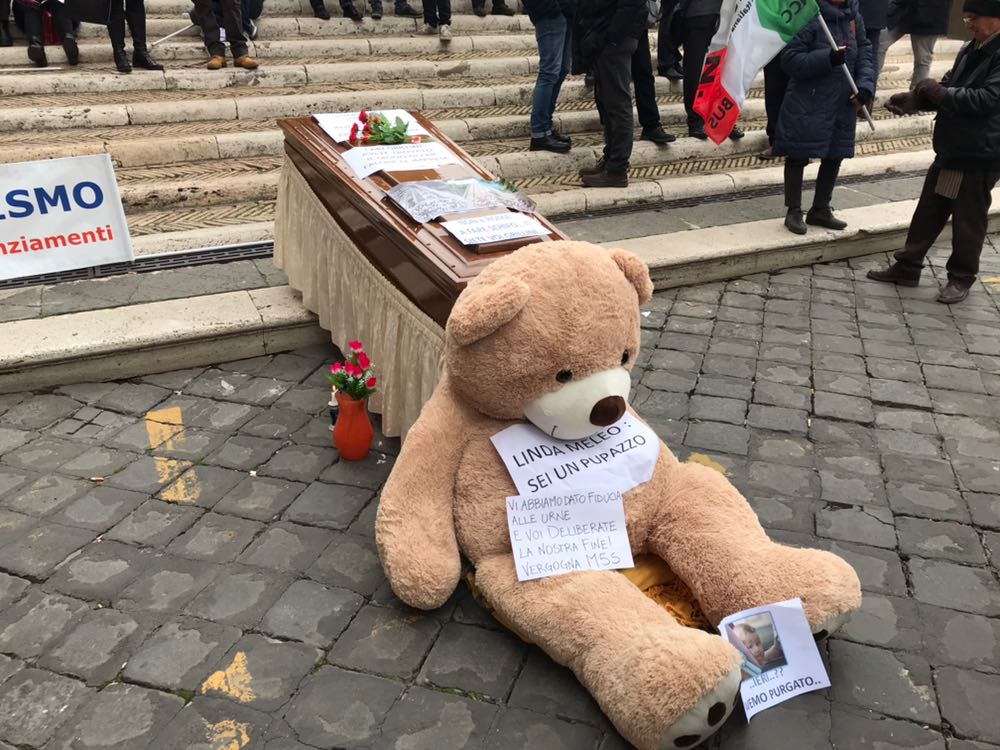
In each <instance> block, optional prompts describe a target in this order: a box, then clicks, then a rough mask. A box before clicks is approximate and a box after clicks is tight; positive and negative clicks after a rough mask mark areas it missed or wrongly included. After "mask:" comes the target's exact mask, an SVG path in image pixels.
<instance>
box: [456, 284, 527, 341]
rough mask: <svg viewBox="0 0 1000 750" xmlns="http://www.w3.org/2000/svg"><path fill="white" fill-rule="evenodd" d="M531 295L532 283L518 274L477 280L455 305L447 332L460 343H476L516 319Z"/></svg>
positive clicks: (467, 288) (460, 296)
mask: <svg viewBox="0 0 1000 750" xmlns="http://www.w3.org/2000/svg"><path fill="white" fill-rule="evenodd" d="M530 296H531V287H529V286H528V285H527V284H526V283H525V282H524V281H521V279H518V278H516V277H507V278H503V279H499V278H498V279H497V280H496V281H477V282H474V283H472V284H470V285H469V286H468V287H466V289H465V291H464V292H462V294H461V295H459V298H458V300H457V301H456V302H455V306H454V307H453V308H452V309H451V315H450V316H448V324H447V333H448V335H449V336H451V338H452V340H453V341H454V342H455V343H456V344H458V345H459V346H468V345H469V344H472V343H475V342H476V341H479V340H480V339H483V338H486V337H487V336H489V335H490V334H491V333H493V332H494V331H496V330H498V329H499V328H500V327H502V326H504V325H506V324H507V323H509V322H510V321H512V320H513V319H514V316H515V315H517V314H518V313H519V312H520V311H521V308H523V307H524V305H525V303H527V301H528V297H530Z"/></svg>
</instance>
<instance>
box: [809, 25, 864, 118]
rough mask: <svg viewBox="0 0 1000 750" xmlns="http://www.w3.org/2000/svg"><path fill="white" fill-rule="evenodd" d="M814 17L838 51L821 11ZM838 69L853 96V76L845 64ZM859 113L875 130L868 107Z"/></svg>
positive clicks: (856, 88)
mask: <svg viewBox="0 0 1000 750" xmlns="http://www.w3.org/2000/svg"><path fill="white" fill-rule="evenodd" d="M816 17H817V18H818V19H819V25H820V26H822V27H823V31H824V32H825V33H826V38H827V40H829V42H830V46H831V47H833V49H839V47H838V46H837V40H836V39H834V38H833V34H831V33H830V27H829V26H827V25H826V19H825V18H823V11H822V10H821V11H820V12H819V15H818V16H816ZM840 69H841V70H843V71H844V76H845V77H846V78H847V82H848V83H849V84H850V85H851V91H852V92H854V94H857V93H858V85H857V84H856V83H855V82H854V76H852V75H851V71H850V70H848V69H847V63H846V62H844V63H841V64H840ZM861 111H862V112H863V113H864V115H865V119H866V120H867V121H868V127H870V128H871V129H872V130H875V121H874V120H872V116H871V113H870V112H869V111H868V107H866V106H865V105H864V104H862V105H861Z"/></svg>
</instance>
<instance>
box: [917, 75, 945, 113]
mask: <svg viewBox="0 0 1000 750" xmlns="http://www.w3.org/2000/svg"><path fill="white" fill-rule="evenodd" d="M914 92H915V93H916V95H917V98H918V100H919V99H923V100H925V101H926V102H928V103H929V104H930V105H931V106H932V107H934V108H935V109H936V108H937V107H938V105H939V104H941V102H942V101H943V100H944V97H945V94H947V93H948V89H947V88H945V87H944V86H942V85H941V84H940V83H938V82H937V81H935V80H934V79H933V78H925V79H924V80H922V81H921V82H920V83H918V84H917V87H916V88H915V89H914Z"/></svg>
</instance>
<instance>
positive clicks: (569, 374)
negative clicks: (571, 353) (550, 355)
mask: <svg viewBox="0 0 1000 750" xmlns="http://www.w3.org/2000/svg"><path fill="white" fill-rule="evenodd" d="M572 379H573V371H572V370H560V371H559V372H558V373H556V380H558V381H559V382H560V383H568V382H569V381H571V380H572Z"/></svg>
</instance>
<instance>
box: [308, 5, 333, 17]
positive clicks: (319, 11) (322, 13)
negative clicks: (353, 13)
mask: <svg viewBox="0 0 1000 750" xmlns="http://www.w3.org/2000/svg"><path fill="white" fill-rule="evenodd" d="M309 4H310V5H311V6H312V11H313V15H314V16H315V17H316V18H319V19H320V20H323V21H329V20H330V11H328V10H327V9H326V5H325V4H324V3H323V0H310V3H309Z"/></svg>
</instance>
